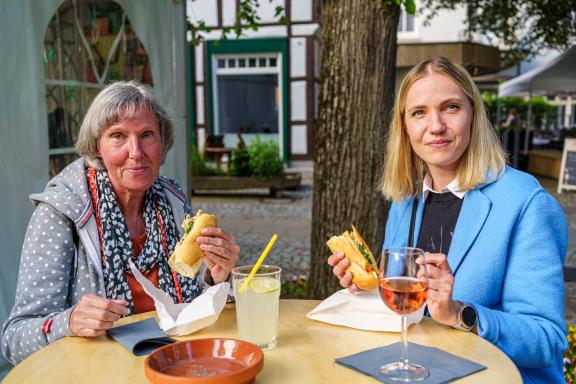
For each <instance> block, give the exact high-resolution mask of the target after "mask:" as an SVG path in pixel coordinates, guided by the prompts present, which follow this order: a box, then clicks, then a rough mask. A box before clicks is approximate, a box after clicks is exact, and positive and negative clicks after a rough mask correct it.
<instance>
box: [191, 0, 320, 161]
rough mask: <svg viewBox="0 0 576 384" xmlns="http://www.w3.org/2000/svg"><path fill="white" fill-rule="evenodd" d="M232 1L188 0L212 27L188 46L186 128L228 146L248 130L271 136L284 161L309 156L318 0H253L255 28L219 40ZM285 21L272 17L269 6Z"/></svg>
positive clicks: (232, 14)
mask: <svg viewBox="0 0 576 384" xmlns="http://www.w3.org/2000/svg"><path fill="white" fill-rule="evenodd" d="M238 4H239V2H238V1H228V0H195V1H190V0H189V1H188V4H187V5H188V7H187V12H188V17H189V20H190V21H191V22H193V23H194V22H198V21H200V20H203V21H204V22H205V23H206V25H207V26H210V27H213V28H214V30H213V31H212V32H211V33H208V34H205V35H204V36H205V39H206V41H205V42H202V43H201V44H200V45H198V46H196V47H195V48H194V51H193V56H194V60H193V63H192V64H193V66H194V69H193V72H192V73H193V76H192V77H193V80H192V87H193V92H192V93H193V97H194V99H195V103H194V111H193V112H194V113H193V115H194V116H195V118H194V121H193V128H192V129H193V130H194V131H195V133H196V137H197V143H198V145H199V147H200V148H202V147H203V146H204V144H205V142H206V138H207V136H208V135H224V145H225V146H227V147H235V146H236V145H237V144H238V141H239V137H238V133H240V134H241V135H242V138H243V140H244V141H245V142H247V143H248V142H250V141H251V140H252V139H253V138H254V137H256V135H259V136H260V137H261V138H262V139H264V140H274V141H276V142H278V145H279V148H280V152H281V155H282V157H283V158H284V160H285V161H299V160H311V159H312V154H313V132H314V124H315V122H316V116H317V105H316V102H315V101H316V100H317V94H318V82H319V78H320V73H319V69H320V19H321V12H322V10H321V1H319V0H293V1H272V2H268V1H261V2H260V7H259V10H258V13H259V16H260V17H261V20H260V28H259V29H258V31H245V32H244V33H245V36H243V37H242V38H241V39H239V40H236V39H234V38H230V40H227V41H222V42H219V41H218V40H219V39H220V37H221V29H222V28H223V27H225V26H233V25H235V24H236V23H237V19H236V13H237V6H238ZM278 5H280V6H282V7H283V8H284V12H285V14H286V16H287V19H288V20H289V22H288V23H287V24H280V23H279V22H278V17H275V9H276V6H278Z"/></svg>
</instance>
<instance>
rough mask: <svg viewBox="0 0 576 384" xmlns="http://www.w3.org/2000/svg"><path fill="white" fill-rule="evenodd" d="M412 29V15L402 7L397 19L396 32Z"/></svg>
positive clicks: (408, 31)
mask: <svg viewBox="0 0 576 384" xmlns="http://www.w3.org/2000/svg"><path fill="white" fill-rule="evenodd" d="M414 31H415V30H414V15H410V14H409V13H408V12H406V10H405V9H404V8H402V11H401V13H400V19H399V20H398V32H400V33H413V32H414Z"/></svg>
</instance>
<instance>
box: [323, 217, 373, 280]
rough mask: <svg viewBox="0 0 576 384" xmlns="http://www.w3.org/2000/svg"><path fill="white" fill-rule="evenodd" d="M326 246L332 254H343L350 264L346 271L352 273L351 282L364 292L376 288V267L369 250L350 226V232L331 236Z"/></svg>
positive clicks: (356, 231)
mask: <svg viewBox="0 0 576 384" xmlns="http://www.w3.org/2000/svg"><path fill="white" fill-rule="evenodd" d="M326 245H327V246H328V248H330V250H331V251H332V253H337V252H343V253H344V256H346V258H347V259H348V261H349V262H350V265H349V266H348V268H346V271H347V272H348V271H350V272H351V273H352V282H353V283H354V284H356V286H357V287H358V288H360V289H362V290H365V291H373V290H375V289H376V288H377V287H378V267H377V266H376V261H375V260H374V257H373V256H372V252H370V248H368V245H367V244H366V242H365V241H364V239H363V238H362V236H360V234H359V233H358V230H357V229H356V227H354V225H352V232H348V231H345V232H344V233H343V234H341V235H340V236H332V237H331V238H330V239H329V240H328V241H327V242H326Z"/></svg>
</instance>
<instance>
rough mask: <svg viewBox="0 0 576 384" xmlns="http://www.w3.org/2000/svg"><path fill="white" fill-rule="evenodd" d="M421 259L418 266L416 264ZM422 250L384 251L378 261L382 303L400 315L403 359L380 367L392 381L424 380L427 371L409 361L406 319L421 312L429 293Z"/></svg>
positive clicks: (393, 249)
mask: <svg viewBox="0 0 576 384" xmlns="http://www.w3.org/2000/svg"><path fill="white" fill-rule="evenodd" d="M418 258H421V259H420V260H418V261H419V263H417V262H416V260H417V259H418ZM424 261H425V258H424V251H422V250H421V249H418V248H408V247H404V248H385V249H384V250H383V251H382V259H381V260H380V296H381V297H382V301H384V304H386V306H387V307H388V308H390V309H391V310H393V311H394V312H396V313H398V314H399V315H401V316H402V359H401V360H400V361H398V362H395V363H389V364H385V365H383V366H382V367H380V372H381V373H382V374H383V375H384V376H386V377H387V378H389V379H391V380H393V381H402V382H411V381H419V380H424V379H425V378H427V377H428V374H429V372H428V370H427V369H426V368H425V367H423V366H421V365H418V364H413V363H409V362H408V337H407V328H408V319H407V316H408V315H409V314H410V313H412V312H415V311H417V310H418V309H420V307H422V305H423V304H424V302H425V301H426V296H427V292H428V273H427V270H426V263H425V262H424Z"/></svg>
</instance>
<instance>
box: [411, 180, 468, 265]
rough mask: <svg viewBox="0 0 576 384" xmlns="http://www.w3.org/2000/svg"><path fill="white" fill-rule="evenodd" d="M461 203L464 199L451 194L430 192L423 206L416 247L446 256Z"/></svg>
mask: <svg viewBox="0 0 576 384" xmlns="http://www.w3.org/2000/svg"><path fill="white" fill-rule="evenodd" d="M463 201H464V199H460V198H458V196H456V195H454V194H453V193H452V192H443V193H435V192H432V191H430V192H429V193H428V197H427V198H426V204H424V216H423V217H422V226H421V228H420V235H419V236H418V242H417V245H416V246H417V247H418V248H421V249H423V250H424V251H425V252H431V253H439V252H440V253H444V254H446V255H448V250H449V249H450V244H451V243H452V237H453V236H454V228H456V222H457V221H458V216H459V215H460V208H462V202H463Z"/></svg>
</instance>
